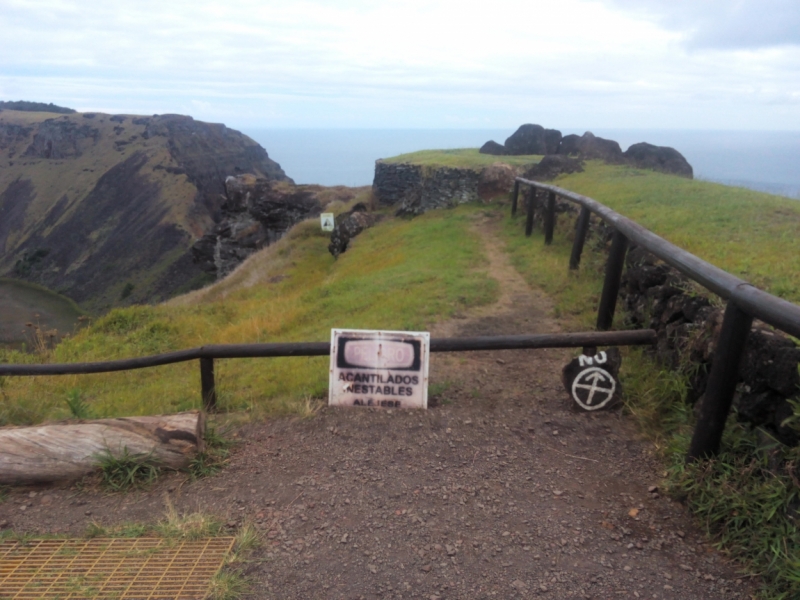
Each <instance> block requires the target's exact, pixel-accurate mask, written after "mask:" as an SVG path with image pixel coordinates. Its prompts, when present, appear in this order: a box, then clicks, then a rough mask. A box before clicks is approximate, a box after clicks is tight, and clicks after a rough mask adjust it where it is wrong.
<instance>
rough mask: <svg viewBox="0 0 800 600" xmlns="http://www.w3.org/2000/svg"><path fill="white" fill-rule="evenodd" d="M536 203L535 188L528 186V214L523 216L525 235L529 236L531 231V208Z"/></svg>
mask: <svg viewBox="0 0 800 600" xmlns="http://www.w3.org/2000/svg"><path fill="white" fill-rule="evenodd" d="M535 204H536V188H535V187H532V188H530V194H529V195H528V214H527V215H526V218H525V237H531V233H532V232H533V208H534V205H535Z"/></svg>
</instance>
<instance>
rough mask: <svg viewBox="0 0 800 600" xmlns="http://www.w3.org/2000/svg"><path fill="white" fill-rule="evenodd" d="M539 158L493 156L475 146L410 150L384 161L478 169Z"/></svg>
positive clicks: (528, 162)
mask: <svg viewBox="0 0 800 600" xmlns="http://www.w3.org/2000/svg"><path fill="white" fill-rule="evenodd" d="M541 159H542V157H541V156H536V155H527V156H493V155H491V154H481V153H480V152H478V149H477V148H458V149H454V150H420V151H419V152H410V153H408V154H400V155H399V156H394V157H392V158H387V159H384V162H388V163H409V164H412V165H423V166H432V167H459V168H464V169H474V170H476V171H480V170H481V169H483V168H484V167H488V166H490V165H493V164H494V163H496V162H502V163H505V164H507V165H511V166H512V167H520V168H524V167H529V166H531V165H535V164H538V162H539V161H540V160H541Z"/></svg>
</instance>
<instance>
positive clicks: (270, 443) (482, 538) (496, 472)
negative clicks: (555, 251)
mask: <svg viewBox="0 0 800 600" xmlns="http://www.w3.org/2000/svg"><path fill="white" fill-rule="evenodd" d="M493 227H494V225H493V224H492V223H490V222H488V221H487V222H484V223H482V224H481V227H480V229H481V231H483V232H484V236H485V241H486V248H487V254H488V257H489V259H490V261H491V266H490V269H491V271H490V272H491V273H492V275H493V276H494V277H497V278H498V280H499V281H500V282H501V287H502V290H503V293H502V295H501V298H500V299H499V301H498V303H497V304H496V305H493V306H491V307H484V308H481V309H477V310H475V311H472V312H470V313H468V314H464V315H459V317H460V318H457V319H454V320H453V321H451V322H448V323H444V324H442V325H440V326H437V327H436V328H434V330H433V333H434V334H435V335H437V336H438V335H464V336H465V335H488V334H501V333H508V334H512V333H523V332H525V333H536V332H546V331H553V330H557V328H558V324H557V322H556V321H555V320H554V319H552V317H551V316H550V310H549V303H548V302H547V299H546V298H545V297H543V296H542V294H540V293H537V292H535V291H533V290H531V289H530V288H529V287H528V286H527V285H526V284H525V282H524V281H523V279H522V278H521V277H520V276H519V274H518V273H517V272H516V271H515V270H514V269H513V267H512V266H511V265H510V263H509V261H508V259H507V257H506V255H505V254H504V252H503V251H502V248H501V246H500V245H499V242H498V241H497V239H496V237H495V236H493V235H492V233H491V232H492V228H493ZM569 357H570V353H569V352H568V351H562V350H540V351H502V352H480V353H464V354H449V355H442V354H437V355H434V356H433V358H432V361H431V378H432V382H433V383H434V385H436V386H437V387H438V388H440V389H441V388H445V391H444V392H442V393H441V394H440V395H439V397H438V403H437V405H436V406H434V407H433V408H431V409H430V410H428V411H427V412H418V411H408V412H404V411H396V410H395V411H392V410H372V409H363V410H361V409H353V410H331V409H323V410H322V411H321V412H320V414H319V415H318V416H317V417H315V418H313V419H309V420H305V421H297V420H289V419H283V420H276V421H272V422H269V423H254V424H250V425H247V426H245V427H244V428H242V429H241V430H240V431H239V433H238V437H239V438H240V439H241V440H242V442H241V444H240V445H239V446H238V447H237V448H236V450H235V451H234V453H233V455H232V459H231V463H230V467H229V468H227V469H226V470H225V471H223V472H222V473H220V474H219V475H217V476H214V477H211V478H208V479H205V480H201V481H198V482H195V483H183V480H182V478H181V477H180V476H173V477H168V478H165V479H164V480H163V481H161V482H159V483H158V484H157V485H156V486H155V487H154V488H153V489H151V490H150V491H148V492H137V493H132V494H128V495H124V496H120V495H117V496H103V495H98V494H94V493H91V492H79V491H76V490H75V489H45V490H38V491H33V492H29V491H28V490H17V491H14V492H13V493H12V494H11V498H10V499H9V500H7V501H6V502H5V503H2V504H0V521H5V522H6V523H7V524H10V525H11V526H13V527H14V528H15V529H17V530H38V531H51V532H52V531H56V530H60V531H74V532H76V533H78V532H83V531H84V530H85V527H86V525H87V524H88V523H89V522H90V521H91V520H97V521H99V522H101V523H103V524H111V523H115V522H120V521H151V520H153V519H155V518H157V517H158V516H159V515H160V514H161V513H162V512H163V506H164V496H165V495H168V496H169V497H170V499H171V500H172V501H173V502H174V503H175V505H176V506H177V507H178V508H179V509H181V510H187V511H190V510H191V511H193V510H201V511H206V512H211V513H215V514H219V515H223V516H224V518H225V519H226V520H227V521H228V523H229V526H231V527H235V526H236V525H237V524H239V523H241V522H243V521H246V520H250V521H253V522H255V523H256V524H257V527H258V528H259V529H260V530H261V531H262V532H263V535H264V544H263V546H262V547H261V548H260V549H258V550H257V551H255V552H254V554H253V556H252V561H251V562H250V563H249V565H248V567H247V571H246V572H247V576H248V577H249V578H251V580H252V581H253V584H254V585H253V592H252V594H251V596H249V597H252V598H276V599H289V598H297V599H304V600H307V599H316V598H365V599H366V598H369V599H373V598H426V599H445V598H464V599H478V598H481V599H484V598H538V597H543V598H555V599H568V598H680V599H692V598H697V599H722V598H724V599H726V600H727V599H731V598H746V597H748V596H749V592H750V587H749V585H748V584H744V583H742V581H741V580H739V579H736V576H737V574H736V572H735V570H734V569H733V568H732V567H731V566H730V565H729V564H727V563H726V562H725V561H724V560H723V559H722V558H721V557H720V556H719V555H718V554H717V553H715V552H713V551H712V550H711V549H710V548H709V546H708V545H707V544H705V543H704V542H703V541H702V538H701V536H700V535H699V533H698V532H697V530H696V529H695V528H694V527H693V526H692V524H691V522H690V520H689V518H688V517H687V515H686V512H685V511H684V510H683V509H682V508H681V507H680V506H679V505H678V504H675V503H673V502H671V501H670V500H668V499H666V498H664V497H663V496H659V495H658V494H657V493H649V492H648V488H649V487H650V486H653V485H658V482H659V472H658V469H659V466H658V464H657V463H656V461H655V460H653V458H652V457H651V456H650V453H649V448H648V446H647V444H644V443H641V442H639V441H637V440H636V436H635V432H634V431H633V429H632V427H631V425H630V424H629V423H628V422H626V420H625V419H624V418H621V417H620V416H619V415H618V414H612V413H603V414H588V415H587V414H580V413H575V412H572V411H571V410H570V406H569V400H568V397H567V395H566V392H565V391H564V390H563V388H562V386H561V383H560V379H559V376H560V371H561V368H562V366H563V365H564V364H566V362H567V361H568V359H569Z"/></svg>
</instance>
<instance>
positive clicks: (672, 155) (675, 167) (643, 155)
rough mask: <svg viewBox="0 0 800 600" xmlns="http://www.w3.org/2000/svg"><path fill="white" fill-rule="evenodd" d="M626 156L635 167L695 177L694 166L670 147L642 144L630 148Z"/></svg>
mask: <svg viewBox="0 0 800 600" xmlns="http://www.w3.org/2000/svg"><path fill="white" fill-rule="evenodd" d="M624 156H625V158H626V159H627V160H628V163H629V164H631V165H633V166H634V167H639V168H641V169H652V170H653V171H661V172H662V173H670V174H672V175H680V176H681V177H688V178H689V179H692V177H693V176H694V171H693V170H692V165H690V164H689V163H688V161H687V160H686V159H685V158H684V157H683V155H682V154H681V153H680V152H678V151H677V150H675V149H674V148H670V147H668V146H654V145H653V144H648V143H647V142H641V143H639V144H633V145H632V146H631V147H630V148H628V149H627V150H626V151H625V153H624Z"/></svg>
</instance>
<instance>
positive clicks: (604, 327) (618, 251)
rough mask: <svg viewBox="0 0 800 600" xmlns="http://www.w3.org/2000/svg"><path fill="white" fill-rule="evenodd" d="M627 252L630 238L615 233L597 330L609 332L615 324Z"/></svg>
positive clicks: (598, 314)
mask: <svg viewBox="0 0 800 600" xmlns="http://www.w3.org/2000/svg"><path fill="white" fill-rule="evenodd" d="M627 250H628V238H627V237H625V235H624V234H623V233H621V232H619V231H615V232H614V239H613V240H612V241H611V250H610V251H609V253H608V262H607V263H606V278H605V281H604V282H603V294H602V296H600V307H599V308H598V309H597V329H598V330H599V331H608V330H609V329H611V324H612V323H613V322H614V311H615V310H616V308H617V296H618V295H619V284H620V281H622V268H623V267H624V266H625V253H626V252H627Z"/></svg>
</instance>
